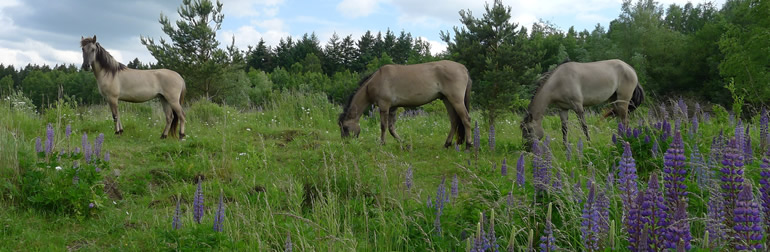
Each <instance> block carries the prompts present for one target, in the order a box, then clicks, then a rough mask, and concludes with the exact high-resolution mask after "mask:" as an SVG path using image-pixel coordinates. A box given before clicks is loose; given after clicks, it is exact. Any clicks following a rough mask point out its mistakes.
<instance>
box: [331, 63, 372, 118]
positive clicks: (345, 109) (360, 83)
mask: <svg viewBox="0 0 770 252" xmlns="http://www.w3.org/2000/svg"><path fill="white" fill-rule="evenodd" d="M375 73H377V71H375V72H374V73H371V74H369V75H367V76H366V77H364V78H363V79H361V80H360V81H358V87H357V88H356V90H354V91H353V93H351V94H350V96H348V99H347V101H346V102H345V106H343V107H342V113H341V114H340V117H339V118H338V119H337V122H338V123H342V121H343V120H345V117H346V116H347V115H348V113H349V112H350V102H351V101H353V96H355V95H356V93H358V90H359V89H361V87H363V86H364V83H366V81H368V80H369V79H371V78H372V75H374V74H375Z"/></svg>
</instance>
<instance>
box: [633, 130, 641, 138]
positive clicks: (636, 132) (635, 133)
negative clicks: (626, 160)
mask: <svg viewBox="0 0 770 252" xmlns="http://www.w3.org/2000/svg"><path fill="white" fill-rule="evenodd" d="M641 134H642V129H640V128H635V129H634V131H633V132H632V133H631V135H632V136H633V137H634V138H639V135H641Z"/></svg>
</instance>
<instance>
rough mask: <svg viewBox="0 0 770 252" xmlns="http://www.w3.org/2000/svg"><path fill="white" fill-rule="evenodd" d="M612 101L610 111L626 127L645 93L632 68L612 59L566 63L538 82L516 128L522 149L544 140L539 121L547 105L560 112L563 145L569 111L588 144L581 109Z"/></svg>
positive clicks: (540, 121)
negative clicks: (574, 115) (575, 117)
mask: <svg viewBox="0 0 770 252" xmlns="http://www.w3.org/2000/svg"><path fill="white" fill-rule="evenodd" d="M607 100H611V103H612V105H613V106H614V107H613V111H612V112H611V114H614V115H615V116H617V117H618V118H619V119H620V120H621V122H622V123H623V125H628V113H630V112H633V111H634V110H635V109H636V108H637V107H639V105H641V104H642V102H643V101H644V90H643V89H642V86H641V85H639V80H638V78H637V76H636V71H634V68H633V67H631V66H630V65H628V64H627V63H625V62H623V61H621V60H617V59H612V60H604V61H596V62H587V63H578V62H566V63H562V64H560V65H559V66H557V67H556V68H555V69H553V70H552V71H549V72H547V73H545V74H544V75H543V76H542V77H541V78H540V79H539V86H538V88H537V89H536V91H535V96H534V97H533V98H532V100H531V101H530V103H529V107H528V109H527V112H526V114H525V116H524V119H523V120H522V122H521V124H520V125H519V126H520V128H521V132H522V138H523V139H524V140H525V141H526V143H525V144H526V146H525V147H527V148H528V147H530V146H532V144H533V143H534V140H535V137H537V139H541V138H543V134H544V133H543V125H542V119H543V116H544V114H545V110H546V108H547V107H548V106H549V105H554V106H555V107H557V108H558V109H559V117H560V118H561V132H562V135H563V143H564V145H565V146H566V145H567V118H568V112H569V110H570V109H571V110H573V111H575V114H577V117H578V120H580V124H581V126H582V128H583V133H584V134H585V136H586V139H587V140H588V141H591V137H590V136H589V135H588V126H587V125H586V121H585V117H584V115H583V114H584V113H583V107H584V106H593V105H597V104H600V103H604V102H605V101H607Z"/></svg>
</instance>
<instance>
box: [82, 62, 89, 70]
mask: <svg viewBox="0 0 770 252" xmlns="http://www.w3.org/2000/svg"><path fill="white" fill-rule="evenodd" d="M80 68H81V69H83V71H91V65H90V64H88V63H83V66H81V67H80Z"/></svg>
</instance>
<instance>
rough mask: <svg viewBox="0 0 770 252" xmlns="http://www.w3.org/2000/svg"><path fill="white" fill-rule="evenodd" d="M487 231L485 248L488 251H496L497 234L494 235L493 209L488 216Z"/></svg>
mask: <svg viewBox="0 0 770 252" xmlns="http://www.w3.org/2000/svg"><path fill="white" fill-rule="evenodd" d="M488 226H489V231H487V232H486V236H487V238H486V242H487V249H488V250H489V251H493V252H497V251H498V245H497V235H495V210H494V209H492V214H491V215H490V217H489V225H488Z"/></svg>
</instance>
